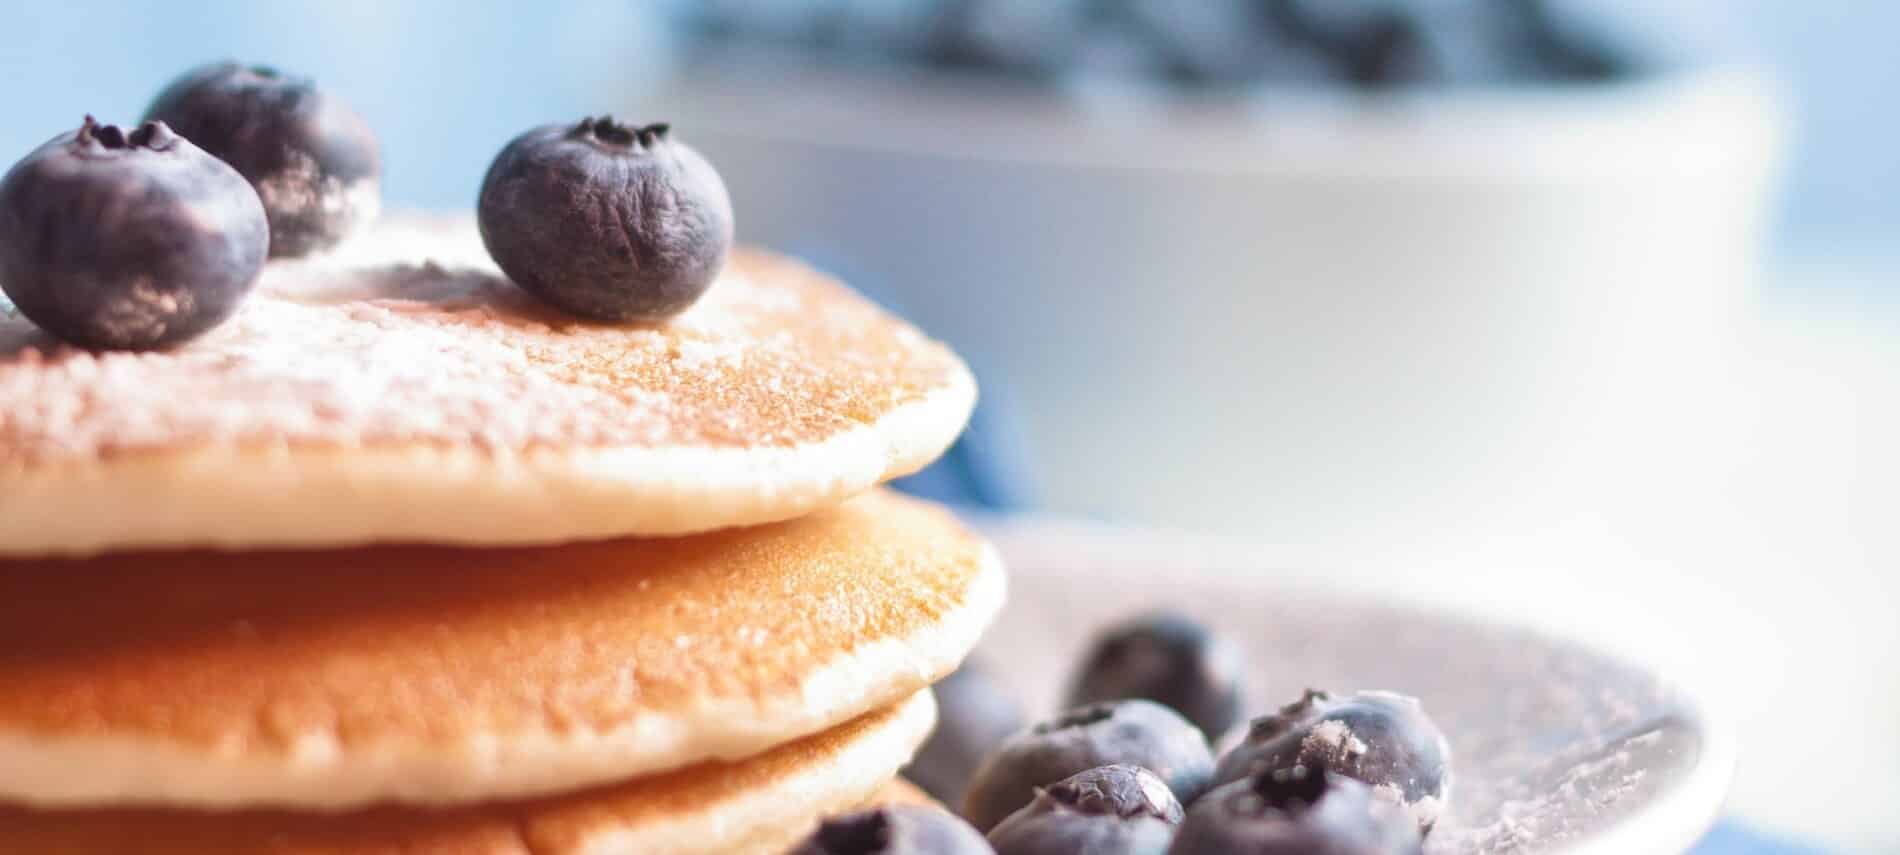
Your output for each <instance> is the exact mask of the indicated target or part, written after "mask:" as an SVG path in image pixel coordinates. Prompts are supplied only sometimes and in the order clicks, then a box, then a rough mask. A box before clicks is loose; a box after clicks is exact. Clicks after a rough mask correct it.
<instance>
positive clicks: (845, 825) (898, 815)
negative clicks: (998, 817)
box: [791, 805, 992, 855]
mask: <svg viewBox="0 0 1900 855" xmlns="http://www.w3.org/2000/svg"><path fill="white" fill-rule="evenodd" d="M991 852H992V850H991V849H990V844H989V843H988V842H987V841H985V840H984V839H983V835H981V834H978V833H976V829H974V828H971V827H970V824H969V823H967V822H964V821H963V820H960V819H958V818H956V817H954V816H951V815H950V814H949V813H947V812H945V811H943V810H939V809H937V808H933V807H923V806H921V805H884V806H881V807H874V808H868V809H865V810H861V811H857V812H855V813H848V814H843V815H840V816H834V817H832V818H830V819H827V820H825V821H824V822H823V823H821V824H820V825H819V826H818V830H817V831H814V832H812V833H811V836H809V837H806V838H805V839H804V841H803V842H801V843H799V844H798V845H797V846H795V847H793V848H792V850H791V855H990V853H991Z"/></svg>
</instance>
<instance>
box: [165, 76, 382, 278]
mask: <svg viewBox="0 0 1900 855" xmlns="http://www.w3.org/2000/svg"><path fill="white" fill-rule="evenodd" d="M145 117H146V119H147V120H157V121H162V122H165V123H166V124H168V125H170V126H171V127H172V130H174V131H177V132H178V134H179V135H181V136H183V137H184V138H186V139H188V140H191V141H192V143H193V144H195V145H197V146H198V147H199V148H202V149H204V150H205V151H208V152H210V153H211V154H212V155H213V156H215V157H217V158H218V159H220V160H223V161H224V162H225V163H228V164H231V166H232V167H233V168H235V169H236V170H237V171H238V172H239V173H240V174H242V175H243V176H244V177H245V178H246V179H248V180H249V181H250V182H251V185H252V186H253V187H255V188H257V195H258V197H259V198H260V199H262V200H263V202H264V213H265V215H266V216H268V217H269V218H270V230H271V256H272V257H274V258H294V257H299V256H304V255H308V254H310V253H312V252H315V251H318V250H321V249H326V248H328V247H331V246H335V245H336V244H337V243H339V242H341V241H342V240H343V239H344V238H346V237H348V236H349V235H351V234H352V233H354V232H356V231H357V230H359V229H361V228H362V227H364V226H367V225H369V223H370V222H371V221H373V220H374V219H375V218H376V215H377V213H378V212H379V211H380V210H381V207H382V203H381V195H380V194H381V183H380V182H381V177H382V155H381V152H380V149H379V146H378V143H377V140H376V134H375V133H374V132H372V131H371V130H370V128H369V123H368V122H365V121H363V117H362V116H359V115H357V114H356V113H355V112H354V111H352V110H351V109H350V108H349V106H348V105H346V104H344V103H343V102H342V101H340V100H338V99H336V98H334V97H332V96H330V95H327V94H325V93H324V92H323V91H322V90H320V89H318V88H317V87H316V85H315V84H313V83H311V82H310V81H309V80H307V79H303V78H298V77H288V76H285V75H282V74H279V73H278V72H276V71H275V70H272V69H269V68H263V67H252V66H244V65H240V64H238V63H235V62H222V63H216V64H213V65H207V66H203V67H200V68H196V69H193V70H192V71H189V72H186V73H185V74H184V76H182V77H180V78H178V79H177V80H176V81H173V82H172V84H171V85H169V86H167V87H165V90H164V91H163V92H160V93H159V95H158V98H157V99H156V100H154V101H153V102H152V106H151V107H149V108H147V109H146V111H145Z"/></svg>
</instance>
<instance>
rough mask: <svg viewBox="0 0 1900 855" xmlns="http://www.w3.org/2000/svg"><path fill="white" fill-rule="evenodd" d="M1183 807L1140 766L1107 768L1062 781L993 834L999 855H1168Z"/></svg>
mask: <svg viewBox="0 0 1900 855" xmlns="http://www.w3.org/2000/svg"><path fill="white" fill-rule="evenodd" d="M1181 817H1182V810H1181V802H1180V801H1178V800H1176V799H1175V797H1174V794H1173V793H1171V792H1169V791H1168V785H1167V784H1165V783H1162V781H1161V779H1160V778H1158V777H1155V774H1154V773H1153V772H1150V771H1148V770H1146V769H1143V768H1141V767H1140V766H1126V765H1118V766H1101V767H1098V768H1095V769H1089V770H1087V771H1084V772H1079V773H1077V774H1075V775H1071V776H1069V777H1067V778H1064V779H1062V780H1061V781H1059V782H1057V783H1056V784H1055V785H1053V786H1051V787H1049V788H1048V789H1046V790H1039V791H1038V792H1037V793H1036V800H1035V801H1033V802H1030V803H1029V805H1028V806H1027V807H1024V808H1023V809H1022V810H1019V811H1017V812H1015V813H1013V814H1010V815H1009V818H1008V819H1005V820H1003V821H1002V823H1001V824H999V825H997V826H996V827H995V828H993V829H990V845H991V846H994V847H996V852H997V855H1069V853H1075V852H1087V853H1090V855H1163V853H1165V852H1167V851H1168V844H1169V843H1170V842H1172V841H1173V840H1174V827H1175V826H1176V825H1179V824H1180V823H1181Z"/></svg>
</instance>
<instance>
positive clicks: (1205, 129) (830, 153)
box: [640, 72, 1780, 535]
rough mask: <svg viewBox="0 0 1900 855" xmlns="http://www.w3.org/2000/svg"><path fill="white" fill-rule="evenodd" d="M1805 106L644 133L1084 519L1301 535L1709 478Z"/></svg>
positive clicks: (1234, 105) (1179, 103) (1761, 103)
mask: <svg viewBox="0 0 1900 855" xmlns="http://www.w3.org/2000/svg"><path fill="white" fill-rule="evenodd" d="M1776 103H1777V102H1776V98H1775V97H1774V90H1773V87H1771V86H1768V85H1766V84H1765V83H1764V82H1763V81H1762V80H1761V79H1759V78H1757V77H1755V76H1753V75H1750V74H1746V73H1740V72H1735V73H1727V72H1707V73H1699V74H1695V75H1690V76H1685V77H1672V78H1667V79H1658V80H1653V81H1649V82H1644V83H1639V84H1630V85H1619V86H1609V87H1599V88H1588V87H1586V88H1582V89H1572V90H1561V91H1544V90H1530V91H1523V92H1511V91H1478V92H1464V93H1460V92H1447V93H1433V94H1422V95H1415V96H1399V97H1392V98H1382V99H1374V100H1368V99H1363V98H1357V97H1350V96H1337V95H1329V96H1299V95H1293V94H1285V95H1278V96H1263V97H1261V98H1258V99H1252V100H1247V101H1232V100H1229V101H1193V100H1185V99H1180V98H1146V97H1123V96H1122V95H1119V94H1114V93H1110V94H1105V95H1104V94H1098V93H1087V92H1084V93H1080V94H1077V93H1074V92H1064V93H1053V92H1042V93H1025V92H1023V91H1020V90H999V89H993V88H972V87H970V86H964V85H953V84H951V83H947V82H945V81H944V80H942V79H939V78H934V77H920V78H899V77H890V76H886V77H882V78H875V79H873V78H868V77H861V76H860V77H838V76H812V75H803V76H800V75H796V74H792V73H790V72H784V73H771V74H766V73H759V72H753V73H749V74H744V75H741V74H737V73H734V74H727V75H713V74H708V73H701V74H697V75H693V76H689V77H687V78H685V79H684V80H683V81H681V82H678V83H677V84H674V85H673V86H672V87H670V88H668V89H666V90H665V91H662V92H659V93H657V94H652V95H649V96H647V97H646V98H645V99H644V100H642V101H641V104H640V112H641V113H642V114H643V115H652V116H666V117H668V118H670V119H672V120H673V121H674V122H675V124H676V126H677V128H678V133H679V135H680V136H681V138H683V139H686V140H688V141H689V142H691V143H692V144H693V145H695V146H697V147H699V148H700V149H701V150H703V151H704V152H705V153H706V154H707V155H708V156H709V157H710V158H711V159H712V160H713V162H714V163H716V164H717V165H718V168H719V170H720V171H721V173H722V174H723V175H724V176H725V178H726V180H727V182H728V184H729V185H730V187H731V189H732V192H733V196H734V201H735V206H736V210H737V212H738V222H739V232H740V236H741V238H742V239H743V240H749V241H756V242H762V243H766V244H770V245H773V246H777V247H782V248H786V249H789V250H792V251H794V252H798V253H801V254H805V255H808V256H811V257H813V258H815V259H817V260H818V261H820V262H821V263H823V264H826V265H828V266H832V267H834V268H836V269H837V270H838V272H840V273H843V274H844V275H846V276H847V277H848V278H851V279H853V280H855V281H856V282H857V283H858V284H860V285H861V286H863V287H865V288H866V289H868V290H870V291H872V292H873V293H874V294H876V295H878V296H882V297H885V298H887V299H889V300H890V301H892V302H893V303H895V304H896V305H897V307H898V308H899V309H900V310H901V311H904V312H906V313H907V314H909V315H910V316H911V317H912V318H913V319H915V320H917V321H918V322H920V323H921V324H922V325H923V326H924V327H925V328H926V329H928V330H929V331H931V332H933V333H935V334H937V335H940V336H942V337H944V338H947V339H948V340H949V341H950V342H951V343H953V344H954V345H956V346H957V347H958V348H960V349H961V350H962V351H964V352H965V353H966V354H967V355H968V356H970V357H971V358H972V359H973V360H974V362H975V363H976V366H977V368H978V371H979V373H980V374H982V375H983V376H982V378H981V379H983V380H984V381H986V383H987V384H988V386H987V388H989V389H990V390H991V391H993V392H996V391H1006V392H1007V393H1008V394H1009V395H1010V397H1011V398H1013V399H1014V401H1015V402H1016V403H1017V404H1018V409H1019V410H1020V412H1021V418H1022V420H1023V422H1024V428H1025V433H1026V439H1027V443H1028V447H1029V452H1030V459H1031V460H1032V461H1033V463H1034V466H1035V469H1036V472H1035V474H1036V475H1037V476H1038V480H1039V481H1040V483H1041V484H1042V485H1043V486H1044V487H1045V490H1046V494H1047V495H1046V498H1047V500H1048V504H1049V505H1050V506H1051V507H1053V508H1055V509H1058V510H1065V511H1072V512H1083V513H1096V514H1109V515H1114V516H1117V517H1121V518H1130V519H1139V520H1145V521H1158V522H1167V523H1180V524H1191V525H1195V526H1198V527H1214V528H1224V529H1230V530H1243V531H1249V532H1252V533H1255V534H1260V533H1263V531H1264V533H1266V534H1269V535H1272V534H1275V533H1278V532H1279V531H1302V532H1306V531H1310V530H1312V529H1313V528H1314V527H1316V526H1320V527H1323V526H1339V525H1342V524H1343V523H1341V522H1340V520H1341V519H1342V518H1344V517H1350V518H1352V519H1354V520H1356V521H1357V522H1358V523H1359V524H1364V523H1366V522H1368V521H1372V520H1377V519H1379V518H1381V517H1382V516H1388V517H1396V516H1407V515H1410V516H1412V517H1415V516H1416V512H1417V509H1418V508H1420V507H1421V506H1425V507H1433V506H1436V507H1441V508H1444V507H1447V506H1448V505H1449V506H1456V505H1457V504H1458V503H1460V502H1479V501H1486V500H1489V499H1491V498H1495V497H1496V496H1499V495H1508V494H1511V493H1512V492H1514V491H1520V490H1522V489H1524V488H1525V485H1528V484H1541V485H1550V484H1556V483H1560V482H1562V481H1563V480H1564V479H1565V478H1577V477H1580V478H1596V477H1604V476H1603V469H1604V465H1606V464H1618V465H1620V463H1619V462H1627V461H1628V460H1629V459H1630V456H1631V454H1633V453H1635V451H1639V450H1640V451H1643V452H1644V453H1649V452H1651V451H1655V452H1656V453H1659V454H1660V453H1662V452H1661V451H1659V449H1664V448H1667V449H1670V451H1669V453H1668V455H1667V456H1668V457H1669V458H1670V459H1671V467H1673V468H1674V469H1675V470H1677V471H1684V472H1692V471H1693V468H1694V465H1695V462H1696V460H1697V459H1698V458H1697V455H1698V454H1701V453H1703V452H1705V451H1706V449H1705V448H1704V446H1703V437H1704V434H1705V432H1704V429H1703V426H1702V425H1701V424H1700V423H1699V422H1696V421H1695V420H1694V419H1695V418H1696V414H1697V413H1699V412H1709V411H1711V408H1710V407H1708V406H1704V404H1705V403H1706V402H1704V401H1700V400H1699V399H1698V395H1699V394H1702V393H1700V392H1699V391H1698V390H1700V389H1702V388H1704V384H1702V383H1701V382H1700V379H1699V378H1702V377H1703V376H1704V375H1705V374H1706V373H1707V372H1708V371H1710V370H1712V369H1711V366H1712V365H1714V364H1716V362H1717V361H1718V359H1717V354H1718V353H1719V351H1720V349H1721V347H1722V343H1723V339H1724V336H1725V333H1726V329H1727V325H1728V323H1729V313H1730V311H1731V309H1732V308H1733V306H1734V304H1735V303H1736V302H1737V301H1738V300H1739V299H1740V298H1741V297H1742V296H1743V295H1744V294H1745V291H1746V288H1747V284H1748V280H1749V276H1750V274H1751V272H1752V270H1753V268H1754V263H1755V256H1756V250H1757V246H1758V239H1759V234H1760V232H1761V229H1762V221H1763V214H1764V210H1765V200H1766V199H1767V197H1768V194H1769V188H1770V177H1771V175H1772V173H1773V166H1774V164H1775V162H1776V154H1777V152H1778V149H1779V140H1780V118H1779V110H1778V109H1777V107H1776ZM1685 467H1687V468H1685ZM1684 477H1693V476H1692V475H1685V476H1684ZM1263 485H1264V486H1265V487H1266V489H1263ZM1454 494H1456V495H1454ZM1342 509H1350V514H1346V515H1342V514H1341V513H1340V511H1341V510H1342ZM1262 521H1268V522H1267V523H1266V525H1268V528H1267V529H1264V530H1263V529H1262V528H1261V526H1262V525H1263V523H1262ZM1274 526H1279V527H1282V528H1280V529H1275V528H1273V527H1274Z"/></svg>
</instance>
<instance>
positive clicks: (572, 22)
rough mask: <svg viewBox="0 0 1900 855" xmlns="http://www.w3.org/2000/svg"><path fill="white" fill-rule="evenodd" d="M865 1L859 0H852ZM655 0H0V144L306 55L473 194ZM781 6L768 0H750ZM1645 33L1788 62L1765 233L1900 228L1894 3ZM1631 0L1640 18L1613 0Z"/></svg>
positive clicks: (1708, 15) (1700, 11)
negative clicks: (1785, 167)
mask: <svg viewBox="0 0 1900 855" xmlns="http://www.w3.org/2000/svg"><path fill="white" fill-rule="evenodd" d="M854 2H857V3H858V4H859V5H862V2H861V0H854ZM672 5H673V4H671V3H668V2H664V0H606V2H602V0H592V2H566V3H548V4H526V3H506V2H498V1H497V0H460V1H459V2H456V0H409V2H378V0H323V2H319V0H295V1H294V2H289V1H286V2H258V0H199V2H182V0H174V2H149V0H128V2H104V0H69V2H63V3H53V2H46V0H0V81H4V82H3V83H0V159H4V162H11V161H12V160H13V159H15V158H17V157H18V156H19V155H20V154H23V153H25V152H26V151H27V150H29V149H31V148H32V147H33V146H35V145H37V144H38V143H40V142H41V141H43V140H45V139H46V138H48V137H51V136H52V135H54V134H55V133H58V132H60V131H61V130H63V129H66V128H69V127H71V126H73V125H75V124H76V123H77V122H78V120H79V117H80V115H81V114H83V113H85V112H88V111H90V112H93V113H96V114H98V115H99V116H100V118H102V119H108V120H113V121H129V120H131V119H133V118H135V117H136V115H137V114H138V113H139V112H140V111H141V110H142V109H143V108H144V106H145V103H146V101H147V100H148V99H149V98H150V97H151V96H152V94H153V93H154V92H156V90H157V89H158V87H159V86H160V85H161V84H162V83H163V82H164V81H165V80H167V79H168V78H169V77H171V76H172V75H173V74H176V73H177V72H179V71H180V70H182V69H184V68H186V67H189V66H191V65H193V64H196V63H199V62H204V61H207V60H210V59H216V58H226V57H230V58H238V59H243V60H246V61H268V62H271V63H275V64H277V65H280V66H283V67H284V68H286V69H289V70H292V71H296V72H300V73H305V74H310V75H313V76H316V77H317V78H319V79H320V80H321V81H322V82H323V83H324V84H325V85H327V86H329V87H332V88H334V89H335V90H336V91H338V92H340V93H341V94H342V95H343V96H344V97H346V98H347V99H349V101H350V102H351V103H353V104H354V105H356V106H357V108H358V109H360V110H361V111H362V112H363V113H364V114H366V115H367V116H368V117H369V120H370V122H371V124H372V125H373V126H375V127H376V128H377V129H378V130H379V131H380V132H381V134H382V137H383V140H384V143H385V146H386V148H387V151H386V153H387V157H388V169H387V173H388V187H387V193H388V197H389V200H390V202H391V203H392V204H395V205H410V206H414V205H423V206H460V205H466V204H469V202H470V200H471V198H472V197H473V194H474V192H475V186H476V183H477V182H478V181H479V180H480V177H481V172H482V170H483V169H484V168H485V167H486V165H487V162H488V159H489V158H490V157H491V156H492V155H493V153H494V151H495V150H496V149H498V148H499V147H500V145H501V144H502V143H503V142H505V141H506V140H507V139H508V138H509V137H510V136H512V135H513V134H514V133H516V132H518V131H520V130H522V129H523V128H526V127H528V126H529V125H532V124H536V123H540V122H546V121H553V120H570V119H574V118H577V117H578V116H580V115H582V114H584V113H588V112H590V111H604V110H608V109H616V108H618V109H622V110H625V109H627V108H629V107H631V108H635V109H637V105H628V104H619V103H612V101H613V100H614V99H612V98H608V99H606V100H607V103H603V98H602V96H601V95H600V94H599V93H602V92H608V91H614V92H627V91H637V89H638V84H639V82H640V81H641V80H642V79H650V78H651V77H653V76H654V75H659V74H664V73H666V70H667V69H668V68H669V67H670V65H669V64H670V60H671V58H672V50H671V46H670V45H669V42H668V39H667V37H666V34H665V30H664V27H663V25H662V24H661V22H659V21H658V20H656V19H657V18H658V17H659V16H660V13H663V12H664V11H666V10H667V9H668V8H670V7H671V6H672ZM755 5H764V6H776V7H779V8H781V9H782V8H783V7H784V6H785V5H786V4H784V3H755ZM1570 5H1571V6H1574V7H1582V8H1586V9H1587V8H1590V7H1591V6H1592V5H1595V6H1600V7H1602V8H1603V9H1606V10H1608V9H1613V10H1616V11H1615V12H1614V13H1605V14H1606V16H1609V17H1613V18H1614V19H1616V20H1623V21H1626V23H1625V28H1626V29H1633V30H1636V31H1637V32H1638V33H1639V34H1640V36H1641V37H1642V38H1646V39H1649V40H1653V41H1662V42H1673V43H1677V44H1681V45H1684V46H1685V49H1687V50H1693V51H1694V52H1695V53H1697V54H1715V55H1721V56H1724V57H1726V58H1734V59H1750V60H1760V61H1763V62H1766V63H1768V64H1771V65H1772V66H1774V67H1776V68H1777V69H1778V70H1779V71H1780V72H1781V74H1782V75H1783V77H1784V79H1785V80H1787V82H1788V83H1789V87H1790V92H1791V94H1792V95H1793V96H1794V98H1793V103H1794V107H1795V111H1796V133H1797V139H1796V149H1795V152H1794V155H1793V162H1792V164H1791V165H1792V171H1791V173H1790V181H1789V184H1788V194H1787V196H1786V199H1785V205H1784V207H1783V210H1782V213H1783V216H1782V218H1781V224H1782V228H1781V230H1780V234H1781V235H1782V236H1783V237H1784V238H1789V239H1795V240H1799V241H1801V242H1802V243H1804V244H1806V243H1808V242H1809V239H1825V238H1828V237H1831V236H1841V237H1843V239H1852V240H1853V241H1855V242H1856V243H1858V244H1860V245H1863V246H1864V245H1866V244H1867V243H1869V242H1870V241H1871V242H1884V241H1885V240H1886V239H1887V236H1888V235H1889V234H1890V233H1891V232H1893V231H1894V230H1896V229H1900V95H1896V94H1895V93H1897V92H1900V53H1897V52H1896V51H1895V50H1894V48H1893V45H1894V43H1895V41H1896V39H1900V4H1894V3H1885V2H1879V0H1814V1H1813V2H1805V3H1788V2H1781V0H1734V2H1720V0H1673V2H1660V0H1659V2H1649V3H1637V2H1634V0H1599V2H1598V3H1595V4H1591V3H1585V2H1572V3H1571V4H1570ZM1632 8H1639V9H1642V10H1643V11H1642V12H1641V13H1640V17H1638V16H1637V15H1635V14H1632V13H1631V12H1630V11H1629V10H1630V9H1632Z"/></svg>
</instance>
